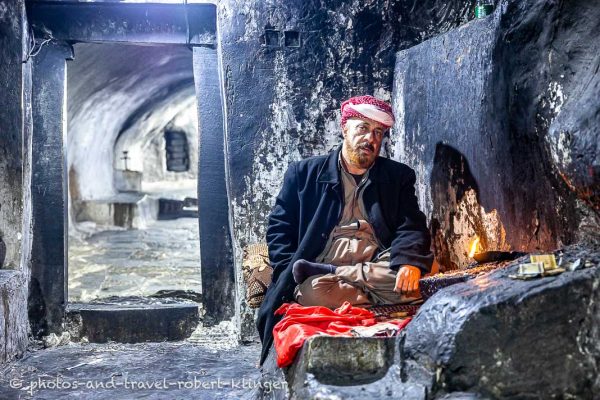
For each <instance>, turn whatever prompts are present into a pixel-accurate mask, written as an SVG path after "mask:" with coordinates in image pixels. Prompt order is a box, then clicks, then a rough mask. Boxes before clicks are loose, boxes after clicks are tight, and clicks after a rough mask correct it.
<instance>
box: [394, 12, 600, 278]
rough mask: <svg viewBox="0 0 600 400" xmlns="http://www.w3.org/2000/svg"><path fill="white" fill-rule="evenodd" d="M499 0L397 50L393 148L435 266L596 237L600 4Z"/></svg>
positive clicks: (461, 265) (454, 265)
mask: <svg viewBox="0 0 600 400" xmlns="http://www.w3.org/2000/svg"><path fill="white" fill-rule="evenodd" d="M592 3H593V2H591V1H588V2H584V4H578V5H577V6H576V5H574V4H571V3H569V2H567V1H558V2H556V1H545V0H529V1H510V0H506V1H501V2H500V3H499V5H498V7H497V9H496V11H495V13H494V15H493V16H490V17H488V18H486V19H483V20H478V21H472V22H470V23H469V24H467V25H465V26H462V27H460V28H459V29H457V30H454V31H452V32H450V33H448V34H446V35H443V36H439V37H436V38H434V39H432V40H429V41H427V42H425V43H423V44H421V45H419V46H415V47H413V48H410V49H408V50H405V51H401V52H399V53H398V55H397V62H396V76H395V83H394V107H395V112H396V114H397V115H398V123H397V125H396V127H395V130H394V135H393V137H392V141H393V148H394V156H395V157H397V158H399V159H400V160H401V161H403V162H406V163H408V164H409V165H412V166H414V167H415V168H416V170H417V176H418V193H419V199H420V201H421V204H422V205H423V207H424V208H425V210H426V211H427V214H428V216H429V217H430V219H431V229H432V233H433V236H434V243H435V247H436V255H437V259H438V261H439V262H440V263H441V264H442V266H443V268H449V269H452V268H457V267H464V266H465V265H466V264H468V263H469V262H470V261H471V260H470V259H469V258H468V257H467V248H468V245H469V243H470V242H471V240H473V239H474V238H475V237H476V236H478V237H479V238H481V239H482V245H481V247H480V250H507V249H514V250H526V251H531V250H549V249H555V248H558V247H561V246H563V245H566V244H569V243H574V242H577V241H579V240H582V239H585V238H586V237H589V236H596V237H597V236H598V233H597V232H598V226H599V224H598V207H600V202H599V200H598V194H599V190H600V189H599V187H600V186H599V178H598V168H600V167H599V164H598V156H599V155H600V153H599V152H600V150H599V149H598V147H597V143H598V141H599V138H600V129H599V128H598V126H599V122H600V113H599V110H600V106H599V105H598V101H597V98H598V94H600V89H599V87H600V81H599V78H598V76H599V75H598V73H597V71H598V65H599V63H600V57H599V56H598V55H597V54H599V52H598V46H599V45H598V41H597V40H596V39H595V38H597V37H598V35H600V24H599V22H598V16H599V15H600V7H598V6H597V4H596V5H593V4H592Z"/></svg>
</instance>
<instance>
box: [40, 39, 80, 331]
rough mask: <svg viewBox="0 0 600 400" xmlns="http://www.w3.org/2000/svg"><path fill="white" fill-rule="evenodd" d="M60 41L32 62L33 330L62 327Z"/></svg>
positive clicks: (63, 53)
mask: <svg viewBox="0 0 600 400" xmlns="http://www.w3.org/2000/svg"><path fill="white" fill-rule="evenodd" d="M72 55H73V51H72V48H71V46H70V45H67V44H65V43H55V42H50V43H47V44H45V45H44V46H43V47H42V49H41V50H40V52H39V53H38V54H37V55H36V56H35V58H34V62H33V93H32V113H33V138H32V150H33V163H32V182H31V187H32V193H31V196H32V209H33V241H32V246H33V248H32V253H33V254H32V271H31V283H30V292H29V318H30V321H31V327H32V333H33V334H34V335H47V334H48V333H51V332H58V331H60V330H61V323H62V321H63V317H64V314H65V308H66V304H67V281H68V280H67V248H68V247H67V238H68V235H67V229H68V228H67V222H66V215H65V210H66V206H67V201H68V199H67V185H66V182H67V176H66V147H65V146H66V140H65V135H66V126H65V121H66V59H68V58H71V57H72Z"/></svg>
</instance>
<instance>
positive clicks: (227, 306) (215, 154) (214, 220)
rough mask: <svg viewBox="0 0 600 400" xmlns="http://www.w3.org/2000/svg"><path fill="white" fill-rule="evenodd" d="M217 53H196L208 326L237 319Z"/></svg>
mask: <svg viewBox="0 0 600 400" xmlns="http://www.w3.org/2000/svg"><path fill="white" fill-rule="evenodd" d="M218 67H219V65H218V58H217V51H216V50H215V49H212V48H206V47H195V48H194V80H195V85H196V97H197V99H198V125H199V127H198V138H199V150H198V215H199V224H200V265H201V267H200V268H201V271H202V299H203V303H204V308H205V310H206V315H205V320H204V321H205V324H207V325H212V324H216V323H218V322H220V321H223V320H226V319H230V318H231V317H233V315H234V314H235V304H236V302H235V293H236V290H235V287H236V286H235V267H234V263H233V257H232V250H231V236H230V229H229V199H228V197H227V186H226V173H225V135H224V128H223V106H222V99H221V85H220V81H219V69H218Z"/></svg>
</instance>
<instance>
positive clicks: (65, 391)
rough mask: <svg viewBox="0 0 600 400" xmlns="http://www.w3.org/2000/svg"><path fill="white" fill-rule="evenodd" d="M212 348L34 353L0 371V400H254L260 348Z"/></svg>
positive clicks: (168, 345) (114, 347)
mask: <svg viewBox="0 0 600 400" xmlns="http://www.w3.org/2000/svg"><path fill="white" fill-rule="evenodd" d="M214 344H215V342H214V341H209V342H204V343H192V342H190V341H185V342H164V343H142V344H116V343H109V344H68V345H65V346H60V347H56V348H52V349H44V350H37V351H33V352H30V353H29V354H27V355H26V356H25V357H24V358H23V359H21V360H19V361H17V362H14V363H12V364H9V365H8V366H5V367H3V368H2V369H0V371H1V374H0V399H3V400H12V399H47V400H51V399H77V400H81V399H85V400H88V399H217V398H218V399H250V398H253V397H254V395H255V391H256V390H258V389H257V388H256V386H257V385H258V384H259V382H260V381H259V378H260V372H259V370H258V369H257V368H256V363H257V361H258V355H259V350H260V348H259V345H258V344H252V345H247V346H236V347H232V348H229V349H226V350H223V349H219V348H218V346H214ZM275 384H276V383H275V382H274V383H273V386H275ZM280 385H281V387H284V385H285V383H280Z"/></svg>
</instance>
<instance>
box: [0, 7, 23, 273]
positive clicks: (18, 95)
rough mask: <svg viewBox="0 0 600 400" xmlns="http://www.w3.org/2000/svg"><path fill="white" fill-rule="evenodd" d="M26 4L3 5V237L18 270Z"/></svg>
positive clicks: (0, 212) (0, 61)
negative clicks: (23, 10) (23, 43)
mask: <svg viewBox="0 0 600 400" xmlns="http://www.w3.org/2000/svg"><path fill="white" fill-rule="evenodd" d="M22 6H23V4H22V2H21V1H19V2H14V1H1V2H0V84H2V85H3V88H2V92H1V93H0V122H1V123H0V238H1V239H2V241H4V243H5V245H6V257H5V260H4V265H0V268H10V269H18V268H19V262H20V257H21V240H22V233H21V221H22V216H23V189H22V183H23V182H22V180H23V169H22V168H23V166H22V161H23V159H22V151H21V149H22V146H23V142H22V132H23V109H22V107H21V104H22V83H23V77H22V74H23V71H22V67H21V66H22V64H21V61H22V60H23V45H22V37H23V35H22V29H23V23H24V22H23V17H22V14H21V13H22Z"/></svg>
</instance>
